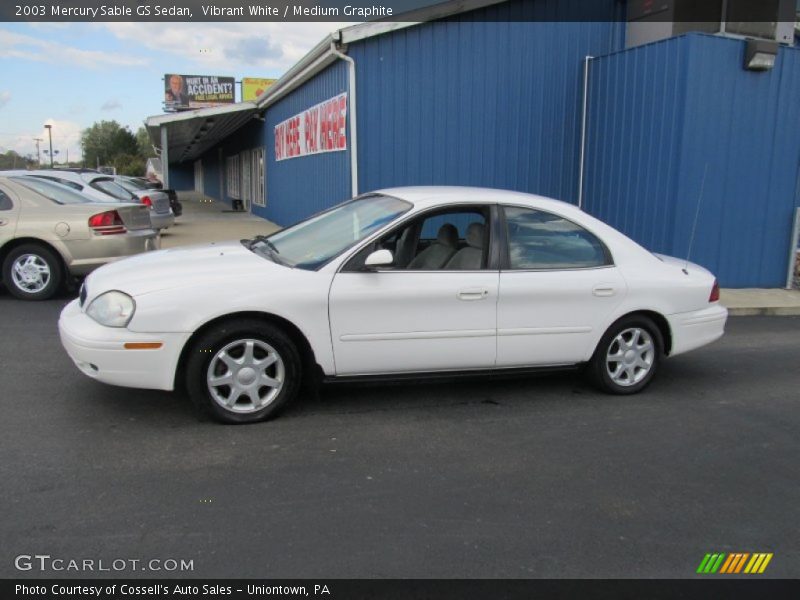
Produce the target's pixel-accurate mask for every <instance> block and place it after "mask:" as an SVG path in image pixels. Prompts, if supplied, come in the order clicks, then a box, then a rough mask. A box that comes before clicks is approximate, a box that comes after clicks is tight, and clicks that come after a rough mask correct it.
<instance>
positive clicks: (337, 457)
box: [0, 290, 800, 578]
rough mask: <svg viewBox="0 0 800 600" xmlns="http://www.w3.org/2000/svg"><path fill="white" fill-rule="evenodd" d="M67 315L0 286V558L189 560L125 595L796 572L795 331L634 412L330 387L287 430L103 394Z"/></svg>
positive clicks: (745, 339)
mask: <svg viewBox="0 0 800 600" xmlns="http://www.w3.org/2000/svg"><path fill="white" fill-rule="evenodd" d="M67 300H68V299H67V298H66V297H61V298H59V299H57V300H53V301H48V302H42V303H25V302H20V301H17V300H14V299H12V298H10V297H9V295H8V294H7V293H6V292H5V291H1V290H0V365H2V368H0V402H2V409H3V410H2V419H0V481H2V490H3V493H2V496H1V499H0V503H2V504H1V505H0V514H1V515H2V517H1V518H0V539H2V540H3V544H2V556H0V576H2V577H31V578H34V577H36V578H39V577H91V576H93V575H94V574H96V575H97V576H105V577H108V576H109V573H92V572H77V573H76V572H66V571H60V572H54V571H50V570H45V571H44V572H42V571H38V570H36V569H34V570H31V571H25V572H20V571H18V570H16V569H15V567H14V560H15V557H17V556H19V555H28V554H31V555H32V554H37V553H38V554H47V555H50V556H51V557H53V558H62V559H65V560H70V559H85V558H90V559H94V560H103V561H106V564H110V562H111V561H113V560H115V559H125V560H149V559H153V558H156V559H175V560H178V561H180V560H190V561H192V564H193V571H192V572H190V573H186V572H179V573H167V572H139V571H134V570H123V571H122V572H119V573H112V574H111V575H120V576H125V577H130V576H135V577H138V576H143V577H154V576H155V577H161V576H169V575H175V576H179V577H187V576H190V577H229V576H236V577H259V578H264V577H285V578H295V577H303V578H306V577H309V578H346V577H365V578H375V577H378V578H383V577H402V578H411V577H423V578H429V577H448V578H450V577H453V578H462V577H490V578H491V577H507V578H529V577H600V578H609V577H610V578H615V577H691V576H693V575H694V572H695V570H696V569H697V566H698V565H699V563H700V561H701V560H702V558H703V556H704V555H705V554H706V553H709V552H771V553H774V557H773V559H772V561H771V563H770V565H769V567H768V569H767V571H766V573H765V575H764V576H769V577H799V576H800V531H798V529H799V528H800V485H798V482H799V481H800V433H798V432H800V410H799V409H800V401H799V400H800V394H798V385H799V384H800V378H798V364H800V318H797V317H739V318H735V319H732V320H731V321H729V326H728V333H727V335H726V336H725V337H724V338H723V339H722V340H721V341H719V342H717V343H715V344H713V345H711V346H709V347H706V348H704V349H701V350H698V351H695V352H693V353H690V354H687V355H685V356H679V357H675V358H674V359H671V360H668V361H667V362H666V363H665V364H664V368H663V370H662V372H661V373H660V375H659V377H658V378H657V380H656V381H655V382H654V383H653V385H652V386H651V387H650V388H649V390H648V391H647V392H646V393H644V394H642V395H638V396H634V397H611V396H605V395H602V394H600V393H597V392H595V391H594V390H593V389H591V388H590V387H588V386H587V385H586V384H584V383H583V381H582V380H581V379H580V378H579V377H577V376H576V375H574V374H557V375H549V376H543V377H535V378H530V377H528V378H522V379H482V380H470V381H459V382H449V383H436V384H431V383H426V384H403V385H392V386H385V385H384V386H377V385H376V386H335V387H329V388H326V389H325V390H323V392H322V394H321V395H320V397H319V398H302V399H301V400H300V401H299V402H298V403H296V404H295V405H294V406H293V407H291V408H290V409H288V410H287V411H286V412H285V413H284V414H283V416H282V417H280V418H279V419H278V420H275V421H272V422H269V423H263V424H258V425H251V426H238V427H235V426H222V425H217V424H215V423H211V422H207V421H200V420H198V418H197V416H196V415H195V413H194V411H193V409H192V408H191V407H190V405H189V403H188V401H187V400H186V399H184V398H182V397H180V396H177V395H173V394H170V393H164V392H157V391H143V390H129V389H122V388H114V387H110V386H106V385H103V384H100V383H97V382H94V381H92V380H90V379H88V378H86V377H85V376H83V375H82V374H80V373H79V372H78V371H77V369H76V368H75V367H74V366H73V365H72V364H71V362H70V361H69V359H68V358H67V356H66V354H65V353H64V351H63V350H62V348H61V346H60V343H59V341H58V334H57V330H56V321H57V317H58V313H59V310H60V309H61V307H62V306H63V305H64V304H65V303H66V302H67Z"/></svg>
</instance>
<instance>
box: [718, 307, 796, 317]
mask: <svg viewBox="0 0 800 600" xmlns="http://www.w3.org/2000/svg"><path fill="white" fill-rule="evenodd" d="M728 315H729V316H731V317H753V316H771V317H795V316H800V306H746V307H745V306H742V307H738V308H728Z"/></svg>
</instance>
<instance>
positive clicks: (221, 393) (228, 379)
mask: <svg viewBox="0 0 800 600" xmlns="http://www.w3.org/2000/svg"><path fill="white" fill-rule="evenodd" d="M285 376H286V369H285V367H284V364H283V359H282V358H281V357H280V355H279V354H278V353H277V351H276V350H275V348H273V347H272V346H270V345H269V344H267V343H265V342H262V341H261V340H254V339H243V340H236V341H234V342H231V343H229V344H227V345H226V346H225V347H223V348H222V349H221V350H220V351H219V352H217V353H216V354H215V355H214V357H213V358H212V359H211V362H210V363H209V365H208V371H207V374H206V383H207V385H208V391H209V393H210V394H211V397H212V398H213V399H214V401H215V402H216V403H217V404H219V405H220V406H221V407H222V408H224V409H225V410H229V411H231V412H236V413H242V414H247V413H253V412H256V411H259V410H261V409H262V408H264V407H265V406H267V405H268V404H270V403H271V402H272V401H273V400H274V399H275V397H276V396H277V395H278V394H279V393H280V391H281V388H282V387H283V383H284V378H285Z"/></svg>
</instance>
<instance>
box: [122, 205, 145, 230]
mask: <svg viewBox="0 0 800 600" xmlns="http://www.w3.org/2000/svg"><path fill="white" fill-rule="evenodd" d="M116 211H117V213H118V214H119V217H120V219H122V222H123V223H124V224H125V227H126V228H127V229H128V230H130V231H136V230H139V229H150V210H149V209H148V208H147V207H146V206H145V205H144V204H122V205H120V206H118V207H116Z"/></svg>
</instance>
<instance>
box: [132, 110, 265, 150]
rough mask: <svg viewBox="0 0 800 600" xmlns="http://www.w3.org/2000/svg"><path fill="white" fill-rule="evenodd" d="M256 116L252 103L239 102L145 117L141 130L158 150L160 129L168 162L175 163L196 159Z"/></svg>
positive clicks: (256, 111)
mask: <svg viewBox="0 0 800 600" xmlns="http://www.w3.org/2000/svg"><path fill="white" fill-rule="evenodd" d="M257 114H258V107H257V106H256V104H255V102H239V103H237V104H231V105H228V106H214V107H212V108H201V109H197V110H190V111H185V112H181V113H177V114H175V113H173V114H166V115H157V116H154V117H148V118H147V120H146V121H145V126H146V127H147V133H148V134H149V135H150V140H151V141H152V142H153V145H155V146H157V147H158V148H161V146H162V140H163V138H162V128H163V129H164V130H165V131H166V139H167V157H168V161H169V162H170V163H177V162H185V161H189V160H194V159H196V158H197V157H198V156H200V155H201V154H203V152H205V151H206V150H208V149H209V148H211V147H213V146H214V145H216V144H218V143H219V142H221V141H222V140H224V139H225V138H226V137H228V136H229V135H231V134H232V133H233V132H235V131H236V130H237V129H239V128H240V127H241V126H242V125H244V124H245V123H247V122H248V121H249V120H251V119H252V118H253V117H255V116H256V115H257ZM162 156H163V150H162Z"/></svg>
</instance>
